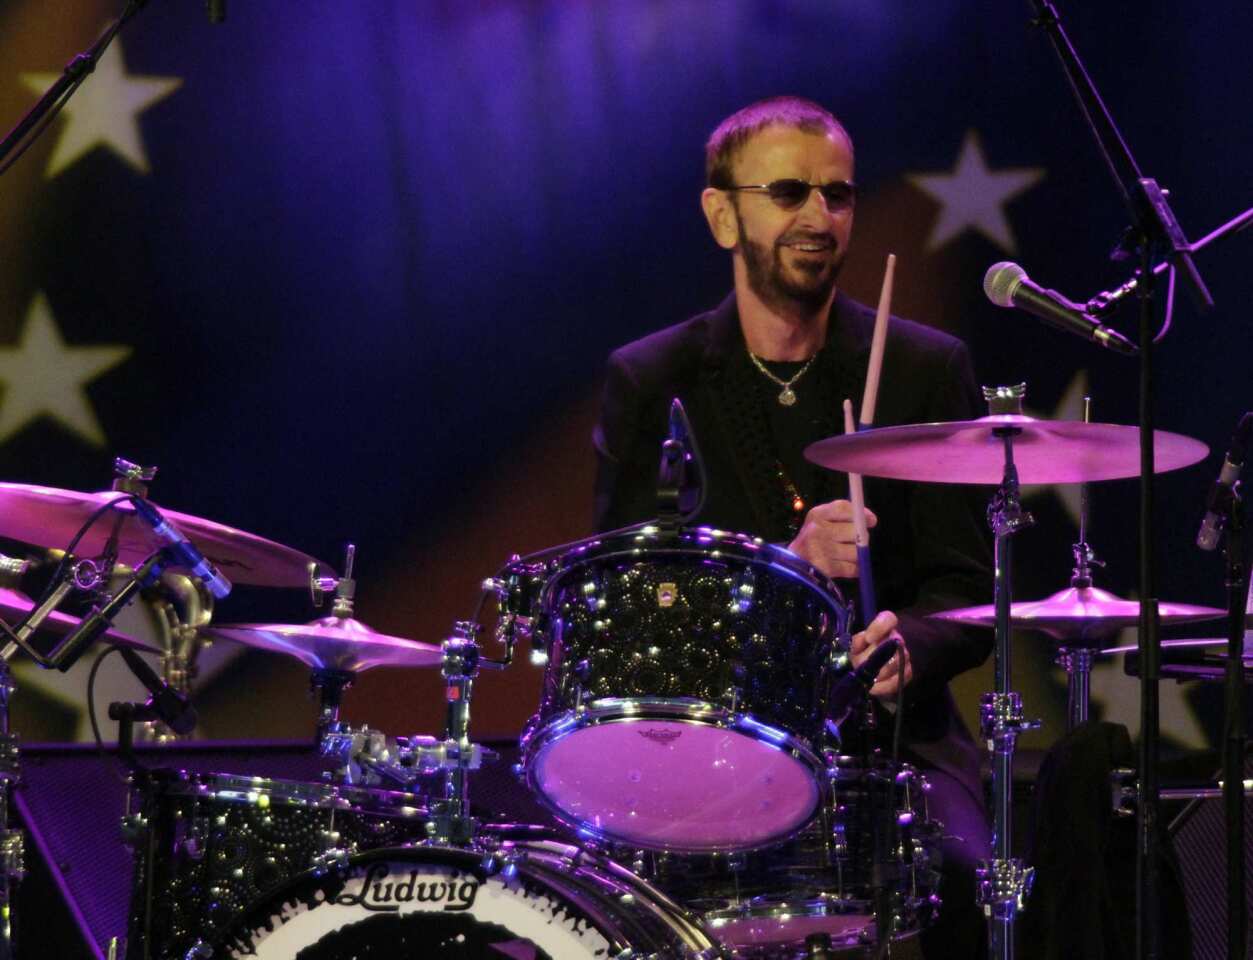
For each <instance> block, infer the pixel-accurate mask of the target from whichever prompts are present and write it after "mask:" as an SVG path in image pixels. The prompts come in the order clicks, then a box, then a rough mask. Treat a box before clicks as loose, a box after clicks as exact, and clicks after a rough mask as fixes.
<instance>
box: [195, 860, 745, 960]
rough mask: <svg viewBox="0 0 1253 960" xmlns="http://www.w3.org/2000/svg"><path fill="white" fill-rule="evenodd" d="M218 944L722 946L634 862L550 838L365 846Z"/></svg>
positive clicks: (301, 947)
mask: <svg viewBox="0 0 1253 960" xmlns="http://www.w3.org/2000/svg"><path fill="white" fill-rule="evenodd" d="M208 946H209V947H210V948H211V949H212V951H213V952H212V954H211V955H212V956H213V957H255V958H257V960H271V958H274V960H278V958H281V960H290V958H293V957H298V958H301V960H349V958H352V960H356V958H360V957H373V956H380V957H382V956H387V957H419V956H420V957H423V958H430V960H454V958H455V960H470V958H476V960H477V958H489V957H514V958H526V960H576V958H580V957H599V958H607V957H628V956H629V957H650V958H657V960H663V958H673V960H679V958H693V960H697V958H700V960H704V958H713V957H715V956H721V955H723V954H722V953H721V952H720V951H719V950H718V949H717V947H716V946H715V942H714V941H713V940H712V938H710V937H709V935H708V934H707V933H705V932H704V930H703V929H702V928H701V927H700V926H699V925H698V924H697V923H695V922H693V921H692V920H691V919H689V916H688V915H687V913H686V912H685V911H684V910H682V909H681V908H680V907H679V906H677V905H676V904H675V903H673V902H672V901H670V900H668V899H666V898H665V897H664V896H663V895H662V894H660V893H658V892H657V891H656V890H655V889H653V888H652V887H650V886H649V885H648V884H647V883H646V882H644V881H643V880H641V879H640V878H639V877H636V876H634V875H633V874H632V873H631V872H630V871H628V870H626V869H624V868H622V867H620V866H618V865H616V864H614V863H612V862H610V861H608V860H605V859H603V858H600V857H597V856H595V855H593V854H590V853H588V852H587V851H586V850H583V849H581V848H578V847H571V846H566V845H563V844H558V843H549V842H543V843H534V842H530V843H518V844H511V843H506V844H503V845H501V846H499V847H498V848H496V849H487V848H461V847H448V846H427V845H421V846H414V847H407V848H400V849H390V850H376V851H372V852H370V853H367V854H362V855H360V856H358V857H354V858H352V859H351V860H349V861H347V862H346V863H344V864H343V865H341V866H339V867H333V868H331V869H329V870H327V871H326V872H322V873H315V872H310V873H308V874H306V875H304V876H302V877H300V878H298V879H297V880H295V881H294V882H292V883H290V884H288V885H287V886H286V887H284V888H283V889H282V890H279V891H276V892H274V893H273V894H272V895H271V896H270V897H268V898H266V899H265V900H263V901H261V902H258V903H257V904H254V905H253V907H252V908H251V909H249V910H248V911H247V912H246V913H245V914H244V915H243V916H242V917H241V918H240V919H239V921H238V922H237V923H236V924H235V925H234V927H233V928H232V929H231V930H230V931H229V932H228V933H226V934H225V935H224V936H222V937H221V938H220V939H219V940H217V941H216V942H214V943H212V944H210V945H208Z"/></svg>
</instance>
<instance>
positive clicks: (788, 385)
mask: <svg viewBox="0 0 1253 960" xmlns="http://www.w3.org/2000/svg"><path fill="white" fill-rule="evenodd" d="M817 358H818V354H816V353H815V354H814V355H813V356H812V357H810V358H809V359H808V360H806V361H805V365H804V366H803V367H801V368H800V369H799V370H797V371H796V373H795V374H794V375H793V376H792V379H790V380H783V379H780V378H779V377H776V376H775V375H774V374H773V373H771V372H770V371H769V370H767V369H766V365H765V364H764V363H762V362H761V361H760V360H759V359H758V358H757V354H755V353H753V351H751V350H749V351H748V359H749V360H752V361H753V366H755V367H756V368H757V369H758V370H760V371H761V372H762V373H764V374H765V375H766V376H767V377H769V378H770V379H771V380H773V381H774V382H775V383H777V384H778V385H779V386H781V387H782V388H783V389H782V390H780V391H779V396H778V397H776V399H777V400H778V401H779V403H781V404H782V405H783V406H785V407H790V406H792V405H793V404H795V403H796V391H794V390H793V389H792V384H794V383H795V382H796V381H797V380H799V379H800V378H801V377H803V376H804V375H805V371H806V370H808V369H809V368H810V367H811V366H812V365H813V362H814V361H815V360H816V359H817Z"/></svg>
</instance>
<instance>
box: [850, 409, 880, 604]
mask: <svg viewBox="0 0 1253 960" xmlns="http://www.w3.org/2000/svg"><path fill="white" fill-rule="evenodd" d="M844 432H845V433H856V432H857V427H856V426H855V424H854V422H853V401H852V400H848V399H845V401H844ZM848 496H849V500H851V501H852V503H853V537H854V539H855V542H856V544H857V589H858V590H859V591H860V593H861V622H862V626H864V627H865V626H869V625H870V621H871V620H873V619H874V618H875V615H876V614H877V613H878V612H879V611H878V606H877V604H876V603H875V592H874V571H873V570H871V569H870V528H869V527H868V526H866V495H865V491H864V490H863V489H862V485H861V474H860V473H850V474H849V475H848Z"/></svg>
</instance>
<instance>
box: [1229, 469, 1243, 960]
mask: <svg viewBox="0 0 1253 960" xmlns="http://www.w3.org/2000/svg"><path fill="white" fill-rule="evenodd" d="M1225 499H1226V503H1225V504H1224V507H1225V513H1226V518H1225V520H1226V522H1225V523H1224V531H1225V534H1226V537H1225V539H1226V551H1227V576H1226V583H1227V672H1226V676H1225V678H1224V680H1225V690H1224V693H1225V696H1224V698H1223V699H1224V707H1223V807H1224V809H1225V812H1226V816H1227V956H1229V957H1243V956H1245V953H1246V948H1247V945H1248V927H1247V923H1248V906H1247V904H1246V903H1245V900H1244V890H1245V882H1244V859H1245V851H1244V803H1245V800H1244V755H1245V751H1246V750H1247V748H1248V733H1247V731H1246V730H1245V725H1244V684H1245V670H1244V634H1245V620H1246V616H1247V615H1246V612H1245V604H1246V600H1245V598H1246V596H1247V594H1248V589H1249V568H1248V562H1247V554H1246V541H1245V533H1244V521H1245V516H1244V500H1243V499H1242V498H1241V496H1240V488H1239V484H1237V485H1235V486H1234V487H1233V489H1232V492H1231V495H1230V496H1229V497H1227V498H1225Z"/></svg>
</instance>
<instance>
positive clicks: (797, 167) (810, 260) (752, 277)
mask: <svg viewBox="0 0 1253 960" xmlns="http://www.w3.org/2000/svg"><path fill="white" fill-rule="evenodd" d="M733 176H734V182H735V183H736V184H737V185H742V184H759V183H770V182H771V181H774V180H782V179H787V178H794V179H797V180H804V181H806V182H808V183H814V184H827V183H832V182H833V181H838V180H846V181H848V182H850V183H851V182H852V180H853V155H852V150H851V149H850V148H849V145H848V143H847V142H846V141H845V140H844V138H843V137H841V136H839V135H838V134H837V135H835V136H832V137H829V136H825V135H823V134H816V133H808V132H806V131H804V130H797V129H795V128H793V127H783V126H772V127H767V128H766V129H764V130H762V131H761V132H760V133H758V134H757V135H756V136H754V137H753V138H752V139H751V140H750V141H749V142H748V143H747V144H745V145H744V147H743V148H742V149H741V150H740V152H739V155H738V156H737V157H736V160H735V163H734V165H733ZM730 196H731V199H732V202H733V204H734V208H735V212H736V219H737V223H738V231H739V239H738V243H737V244H736V247H735V250H736V252H738V253H739V254H740V255H741V256H742V257H743V258H744V266H745V268H746V271H747V276H748V283H749V286H750V287H751V288H752V290H753V292H754V293H756V294H757V296H758V297H760V298H761V299H762V301H763V302H765V303H767V304H769V305H771V306H775V307H779V308H783V309H789V308H790V309H796V308H798V307H799V308H800V309H802V310H804V311H806V312H813V311H816V310H818V309H820V308H822V307H823V306H825V305H826V303H827V302H828V300H829V299H830V296H831V291H832V290H833V289H834V287H835V280H836V277H837V276H838V275H839V272H840V267H841V266H842V265H843V263H844V256H845V253H846V252H847V250H848V242H849V237H850V235H851V234H852V231H853V211H852V209H851V207H850V208H846V209H836V210H831V209H828V208H827V205H826V201H824V200H823V198H822V194H821V193H819V192H818V191H817V190H814V191H811V192H810V194H809V197H808V198H807V199H806V200H805V202H804V203H803V204H802V205H801V206H800V207H797V208H795V209H791V210H789V209H785V208H783V207H781V206H780V205H779V204H777V203H776V202H775V201H774V200H772V199H771V198H770V197H769V196H768V195H766V194H765V193H757V192H749V191H737V192H735V193H733V194H731V195H730Z"/></svg>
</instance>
